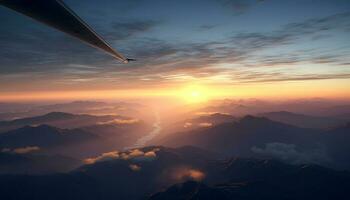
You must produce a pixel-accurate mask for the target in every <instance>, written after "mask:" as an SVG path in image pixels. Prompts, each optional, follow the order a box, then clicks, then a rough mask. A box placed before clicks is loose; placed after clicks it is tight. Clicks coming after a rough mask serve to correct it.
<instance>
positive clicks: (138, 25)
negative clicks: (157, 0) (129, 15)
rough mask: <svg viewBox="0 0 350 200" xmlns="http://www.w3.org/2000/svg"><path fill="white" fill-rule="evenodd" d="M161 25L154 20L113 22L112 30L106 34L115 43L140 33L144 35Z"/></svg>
mask: <svg viewBox="0 0 350 200" xmlns="http://www.w3.org/2000/svg"><path fill="white" fill-rule="evenodd" d="M158 24H159V22H158V21H153V20H142V21H139V20H134V21H127V22H112V25H111V27H112V30H110V31H109V32H108V33H106V34H105V35H106V37H107V38H108V39H110V40H113V41H119V40H126V39H129V38H131V37H133V36H135V35H137V34H138V33H143V32H146V31H149V30H151V29H152V28H154V27H155V26H157V25H158Z"/></svg>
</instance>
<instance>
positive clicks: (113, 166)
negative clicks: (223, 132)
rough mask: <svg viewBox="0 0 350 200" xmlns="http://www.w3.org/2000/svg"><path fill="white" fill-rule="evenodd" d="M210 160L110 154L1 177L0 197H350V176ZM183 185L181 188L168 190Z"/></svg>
mask: <svg viewBox="0 0 350 200" xmlns="http://www.w3.org/2000/svg"><path fill="white" fill-rule="evenodd" d="M140 152H142V153H140ZM150 152H153V153H150ZM192 152H195V153H192ZM106 155H107V154H105V156H106ZM117 155H118V156H117ZM150 155H152V156H150ZM211 155H212V154H210V153H208V152H207V151H203V150H200V149H196V148H194V147H184V148H180V149H173V148H165V147H146V148H142V149H138V150H135V149H134V150H129V151H125V152H118V153H117V152H114V154H113V158H111V157H110V158H109V159H104V160H103V159H101V160H96V162H94V163H92V164H88V165H85V166H83V167H81V168H79V169H76V170H74V171H71V172H70V173H66V174H53V175H40V176H37V175H36V176H33V175H30V176H28V175H26V176H24V175H11V176H10V175H2V176H0V193H1V196H2V198H4V199H36V200H40V199H68V200H69V199H88V200H92V199H128V200H133V199H147V198H149V197H150V198H151V199H208V198H209V199H225V198H226V197H227V198H226V199H269V198H271V199H284V198H286V197H290V198H289V199H310V198H313V197H315V198H317V199H327V198H328V199H329V198H331V197H335V198H337V199H345V198H344V197H347V195H349V191H348V188H349V184H350V176H349V173H348V172H338V171H334V170H331V169H328V168H323V167H319V166H316V165H297V166H294V165H288V164H285V163H282V162H279V161H273V160H260V159H244V158H234V159H229V160H215V159H214V158H213V157H212V156H211ZM99 158H101V157H99ZM193 158H196V159H193ZM188 181H191V182H188ZM193 181H202V183H196V182H193ZM181 182H185V183H184V184H183V185H180V186H178V185H177V186H174V187H171V185H173V184H178V183H181ZM169 187H171V188H170V189H168V190H167V188H169ZM16 191H21V192H16ZM160 191H164V192H162V193H158V192H160ZM157 193H158V194H157ZM151 194H155V195H151ZM345 195H346V196H345ZM224 197H225V198H224Z"/></svg>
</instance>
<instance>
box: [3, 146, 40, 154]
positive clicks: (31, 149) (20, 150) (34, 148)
mask: <svg viewBox="0 0 350 200" xmlns="http://www.w3.org/2000/svg"><path fill="white" fill-rule="evenodd" d="M39 150H40V147H38V146H28V147H20V148H15V149H10V148H4V149H2V150H1V152H6V153H16V154H27V153H32V152H34V151H39Z"/></svg>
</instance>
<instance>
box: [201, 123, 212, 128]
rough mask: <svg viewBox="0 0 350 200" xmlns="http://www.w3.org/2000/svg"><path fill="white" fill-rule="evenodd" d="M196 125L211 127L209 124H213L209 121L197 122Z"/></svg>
mask: <svg viewBox="0 0 350 200" xmlns="http://www.w3.org/2000/svg"><path fill="white" fill-rule="evenodd" d="M198 126H199V127H211V126H213V124H212V123H210V122H201V123H199V124H198Z"/></svg>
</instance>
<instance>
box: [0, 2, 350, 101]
mask: <svg viewBox="0 0 350 200" xmlns="http://www.w3.org/2000/svg"><path fill="white" fill-rule="evenodd" d="M64 2H65V3H66V4H67V5H68V6H70V7H71V8H72V9H73V10H74V11H75V12H76V13H77V14H78V15H79V16H80V17H81V18H82V19H83V20H84V21H86V22H87V23H88V24H89V25H90V26H91V27H93V28H94V29H95V30H96V32H97V33H99V35H101V36H102V37H103V38H104V39H105V40H107V41H108V43H110V44H111V46H113V47H114V48H116V49H117V50H118V51H119V52H121V53H123V54H124V55H126V56H127V57H130V58H135V59H137V61H136V62H133V63H130V64H122V63H120V62H118V61H116V60H115V59H114V58H112V57H110V56H109V55H106V54H104V53H103V52H100V51H98V50H96V49H94V48H91V47H89V46H87V45H85V44H83V43H81V42H80V41H78V40H76V39H75V38H71V37H70V36H67V35H65V34H64V33H61V32H59V31H57V30H55V29H52V28H50V27H47V26H45V25H42V24H40V23H37V22H36V21H33V20H31V19H29V18H27V17H25V16H23V15H20V14H18V13H15V12H13V11H11V10H9V9H7V8H4V7H0V19H1V26H0V101H7V100H8V101H13V100H33V99H45V98H46V99H57V98H61V99H65V98H66V99H69V98H72V97H74V98H104V97H111V98H117V97H121V96H123V97H126V96H171V95H180V96H181V95H190V96H191V95H192V96H193V97H195V96H198V93H201V94H202V95H203V96H206V97H209V96H210V97H229V96H233V97H266V98H293V97H295V98H298V97H326V98H343V99H344V98H349V99H350V37H349V36H350V1H348V0H176V1H167V0H101V1H95V0H65V1H64Z"/></svg>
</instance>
